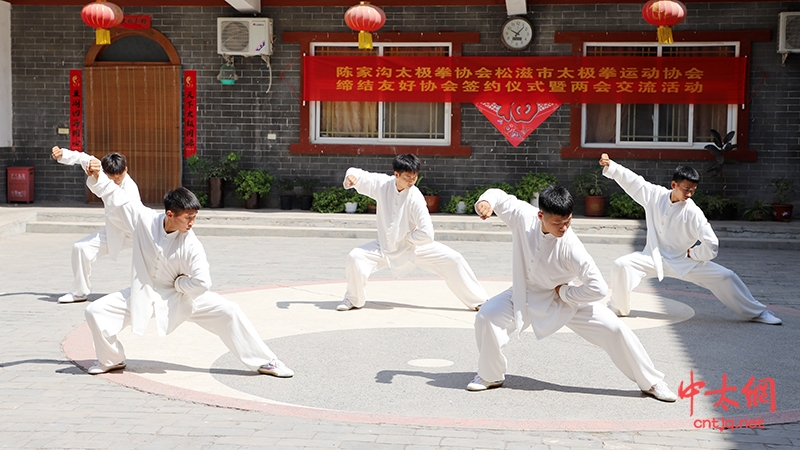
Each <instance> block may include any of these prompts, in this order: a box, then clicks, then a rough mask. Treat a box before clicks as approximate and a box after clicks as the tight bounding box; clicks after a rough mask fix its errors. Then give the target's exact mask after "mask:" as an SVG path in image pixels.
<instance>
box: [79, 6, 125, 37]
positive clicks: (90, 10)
mask: <svg viewBox="0 0 800 450" xmlns="http://www.w3.org/2000/svg"><path fill="white" fill-rule="evenodd" d="M122 18H123V14H122V9H120V7H119V6H117V5H115V4H113V3H109V2H106V1H102V0H101V1H97V2H94V3H89V4H88V5H86V6H84V7H83V10H81V19H83V23H85V24H86V25H89V26H90V27H92V28H97V30H96V31H95V43H96V44H97V45H108V44H110V43H111V32H110V31H108V29H109V28H114V27H115V26H117V25H119V24H121V23H122Z"/></svg>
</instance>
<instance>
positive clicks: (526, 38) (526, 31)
mask: <svg viewBox="0 0 800 450" xmlns="http://www.w3.org/2000/svg"><path fill="white" fill-rule="evenodd" d="M502 38H503V44H505V45H506V47H508V48H510V49H512V50H522V49H524V48H526V47H528V46H529V45H531V41H532V40H533V27H532V26H531V23H530V22H528V20H527V19H525V18H522V17H512V18H510V19H508V20H506V23H504V24H503V30H502Z"/></svg>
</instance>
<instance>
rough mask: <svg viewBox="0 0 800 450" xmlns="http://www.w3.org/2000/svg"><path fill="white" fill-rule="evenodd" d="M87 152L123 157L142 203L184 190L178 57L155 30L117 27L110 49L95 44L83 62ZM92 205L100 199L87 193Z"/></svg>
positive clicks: (159, 200)
mask: <svg viewBox="0 0 800 450" xmlns="http://www.w3.org/2000/svg"><path fill="white" fill-rule="evenodd" d="M84 66H85V71H84V84H83V86H84V117H85V122H84V133H85V135H84V151H85V152H87V153H89V154H90V155H93V156H96V157H98V158H102V157H103V156H105V155H107V154H109V153H115V152H116V153H120V154H122V155H125V158H126V159H127V160H128V173H129V174H130V176H131V177H132V178H133V179H134V181H136V183H137V184H138V185H139V192H140V194H141V196H142V201H143V202H144V203H145V204H147V205H163V204H164V194H166V193H167V191H169V190H171V189H174V188H176V187H180V186H181V169H182V164H181V163H182V154H181V143H182V140H181V137H182V136H181V105H182V101H181V100H182V97H181V96H182V87H183V84H182V83H181V69H180V58H178V53H177V52H176V51H175V47H173V46H172V44H171V43H170V42H169V39H167V38H166V36H164V35H163V34H161V33H160V32H159V31H157V30H155V29H153V28H147V29H142V30H128V29H121V28H119V29H118V28H113V29H112V30H111V45H96V44H95V45H92V46H91V47H90V49H89V51H88V52H87V53H86V59H85V61H84ZM89 202H90V203H99V202H100V199H98V198H97V197H95V196H94V195H93V194H91V193H90V194H89Z"/></svg>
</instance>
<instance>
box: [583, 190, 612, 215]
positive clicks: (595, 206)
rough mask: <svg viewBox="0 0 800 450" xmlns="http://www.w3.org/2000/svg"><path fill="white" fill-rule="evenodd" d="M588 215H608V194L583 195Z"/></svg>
mask: <svg viewBox="0 0 800 450" xmlns="http://www.w3.org/2000/svg"><path fill="white" fill-rule="evenodd" d="M583 201H584V205H585V207H586V212H585V213H586V216H587V217H603V216H605V215H606V196H605V195H587V196H584V197H583Z"/></svg>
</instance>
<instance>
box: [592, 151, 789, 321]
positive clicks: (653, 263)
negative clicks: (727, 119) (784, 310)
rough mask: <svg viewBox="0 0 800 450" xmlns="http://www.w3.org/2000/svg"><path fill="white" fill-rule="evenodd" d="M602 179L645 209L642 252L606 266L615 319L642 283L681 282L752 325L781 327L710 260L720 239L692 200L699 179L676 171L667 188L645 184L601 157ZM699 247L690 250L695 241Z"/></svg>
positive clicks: (691, 172)
mask: <svg viewBox="0 0 800 450" xmlns="http://www.w3.org/2000/svg"><path fill="white" fill-rule="evenodd" d="M600 165H601V166H603V174H604V175H605V176H606V177H608V178H611V179H613V180H614V181H616V182H617V184H619V185H620V187H621V188H622V189H624V190H625V192H627V193H628V195H630V196H631V197H632V198H633V199H634V200H636V202H637V203H639V204H640V205H642V206H643V207H644V210H645V220H646V223H647V243H646V244H645V247H644V251H641V252H634V253H630V254H628V255H625V256H622V257H620V258H617V260H616V261H614V265H613V266H612V267H611V302H610V303H609V307H610V308H611V310H612V311H614V313H615V314H617V315H618V316H623V317H624V316H627V315H628V314H630V311H631V291H632V290H633V289H634V288H635V287H636V286H638V285H639V283H640V282H641V281H642V279H643V278H645V277H647V278H652V277H658V281H661V280H662V279H664V277H665V276H668V277H672V278H680V279H682V280H686V281H689V282H691V283H694V284H696V285H698V286H702V287H704V288H706V289H708V290H710V291H711V293H713V294H714V295H715V296H716V297H717V298H718V299H719V300H720V301H721V302H722V303H724V304H725V306H727V307H728V308H730V309H731V310H732V311H733V312H735V313H736V314H739V315H740V316H741V317H743V318H745V319H748V320H750V321H753V322H759V323H766V324H770V325H780V324H781V320H780V319H779V318H777V317H775V315H773V314H772V311H770V310H768V309H767V307H766V306H764V305H763V304H761V303H760V302H758V301H757V300H756V299H755V298H753V295H752V294H751V293H750V290H749V289H747V286H745V284H744V282H742V280H741V279H740V278H739V276H738V275H736V274H735V273H734V272H733V271H731V270H730V269H727V268H725V267H723V266H721V265H719V264H717V263H715V262H712V261H711V260H712V259H714V258H716V257H717V252H718V250H719V240H718V239H717V235H716V234H714V230H713V229H711V225H710V224H709V223H708V220H706V216H705V215H704V214H703V211H702V210H700V208H699V207H698V206H697V205H696V204H695V203H694V201H692V199H691V197H692V195H693V194H694V192H695V190H697V183H698V182H699V180H700V175H699V174H698V173H697V171H696V170H694V169H692V168H691V167H688V166H679V167H678V168H677V169H676V170H675V173H674V175H673V176H672V182H671V183H670V187H671V189H667V188H665V187H663V186H658V185H655V184H651V183H648V182H647V181H645V179H644V178H642V177H641V176H638V175H636V174H635V173H633V172H632V171H630V170H628V169H626V168H625V167H623V166H621V165H619V164H617V163H616V162H614V161H612V160H611V159H609V158H608V155H607V154H605V153H603V154H602V155H601V156H600ZM698 241H699V242H700V243H699V244H697V245H695V244H696V243H697V242H698Z"/></svg>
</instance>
